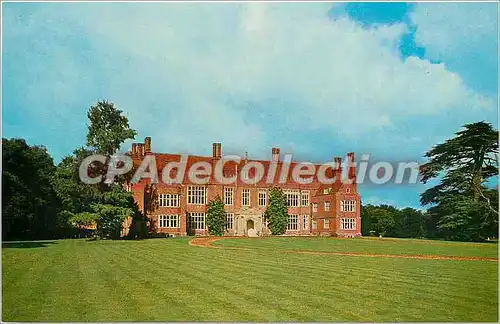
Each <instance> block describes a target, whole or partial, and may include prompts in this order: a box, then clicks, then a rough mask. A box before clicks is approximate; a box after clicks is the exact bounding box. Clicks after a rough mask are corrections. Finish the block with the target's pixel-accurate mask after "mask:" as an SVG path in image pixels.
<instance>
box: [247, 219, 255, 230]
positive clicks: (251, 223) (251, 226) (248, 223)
mask: <svg viewBox="0 0 500 324" xmlns="http://www.w3.org/2000/svg"><path fill="white" fill-rule="evenodd" d="M254 226H255V223H254V221H253V220H251V219H249V220H247V232H248V230H249V229H254Z"/></svg>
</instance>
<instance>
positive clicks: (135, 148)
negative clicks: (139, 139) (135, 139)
mask: <svg viewBox="0 0 500 324" xmlns="http://www.w3.org/2000/svg"><path fill="white" fill-rule="evenodd" d="M136 154H137V143H132V155H136Z"/></svg>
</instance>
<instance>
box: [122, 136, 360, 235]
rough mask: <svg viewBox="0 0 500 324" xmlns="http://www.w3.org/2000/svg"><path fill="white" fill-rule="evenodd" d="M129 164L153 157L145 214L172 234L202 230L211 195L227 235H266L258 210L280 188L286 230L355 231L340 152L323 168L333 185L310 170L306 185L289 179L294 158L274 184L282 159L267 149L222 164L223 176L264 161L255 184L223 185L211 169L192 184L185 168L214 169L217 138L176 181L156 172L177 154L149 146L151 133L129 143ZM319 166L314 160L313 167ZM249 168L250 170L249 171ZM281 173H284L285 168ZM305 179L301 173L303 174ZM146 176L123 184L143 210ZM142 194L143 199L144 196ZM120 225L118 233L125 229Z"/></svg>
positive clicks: (353, 200) (351, 191) (353, 197)
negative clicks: (259, 156) (261, 155)
mask: <svg viewBox="0 0 500 324" xmlns="http://www.w3.org/2000/svg"><path fill="white" fill-rule="evenodd" d="M129 154H130V155H131V157H132V160H133V163H134V166H136V167H137V166H139V165H140V164H141V161H142V160H143V159H144V157H145V156H146V155H153V156H154V157H155V159H156V167H157V169H158V178H159V181H158V183H157V184H156V193H157V199H158V201H157V204H156V208H155V209H154V210H153V211H152V212H151V213H150V215H148V216H149V219H150V221H151V222H152V224H154V227H155V230H156V232H159V233H169V234H172V235H176V236H177V235H179V236H183V235H188V234H194V235H207V234H208V232H207V228H206V225H205V215H206V211H207V205H206V204H207V203H208V202H209V201H211V200H212V199H214V198H215V197H216V196H217V195H219V196H220V197H221V198H222V201H223V202H224V204H225V210H226V213H227V230H226V235H229V236H247V235H249V236H261V235H267V234H270V231H269V229H268V228H267V224H266V222H265V220H264V218H263V214H264V212H265V210H266V207H267V205H268V202H269V200H268V199H269V194H268V190H269V189H270V188H272V187H275V186H277V187H280V188H281V189H282V190H283V192H284V193H285V195H286V198H287V204H288V215H289V216H288V225H287V230H286V233H285V234H286V235H332V236H344V237H346V236H347V237H354V236H360V235H361V215H360V196H359V194H358V192H357V184H356V181H355V174H356V172H355V168H350V169H349V170H348V176H349V178H350V179H352V180H353V181H352V183H351V184H343V183H342V182H341V180H340V178H341V176H340V173H341V171H342V170H341V167H340V166H339V165H340V162H341V160H342V159H341V158H340V157H335V158H334V162H336V165H337V166H336V167H332V166H328V168H327V169H326V171H325V175H326V177H327V178H330V179H331V178H333V176H334V175H336V181H335V182H334V183H333V184H329V185H327V184H322V183H320V182H319V181H318V177H317V175H316V173H315V174H314V176H308V177H313V179H312V182H311V183H309V184H299V183H297V182H295V181H293V179H292V170H293V168H294V167H295V165H296V164H297V162H293V161H292V162H291V163H290V164H289V165H290V167H289V169H288V176H287V178H286V180H285V181H281V182H283V183H279V179H280V176H281V170H282V168H283V167H284V163H283V162H282V161H280V149H279V148H273V149H272V156H271V160H270V161H260V160H259V161H257V160H250V159H248V158H242V159H241V160H240V161H239V163H237V162H235V161H231V160H227V161H225V163H224V166H223V168H222V173H223V175H224V176H225V177H233V176H235V175H237V174H238V170H241V169H242V168H243V167H244V166H245V165H246V164H247V163H249V162H252V161H254V162H255V161H257V162H260V163H261V164H262V165H263V166H264V176H263V177H262V179H261V181H259V182H257V183H255V184H247V183H245V182H243V181H242V179H241V178H240V177H239V175H238V176H237V178H236V181H234V182H233V183H231V184H229V185H223V184H221V183H220V182H218V181H215V179H214V172H212V173H211V175H210V178H209V179H208V183H207V184H206V185H199V184H194V183H193V182H191V181H190V180H189V177H188V172H187V170H189V169H190V167H191V166H192V165H193V164H195V163H197V162H208V163H209V164H211V165H212V170H215V165H216V163H217V161H219V160H220V159H221V158H222V149H221V144H220V143H213V154H212V156H211V157H210V156H194V155H189V156H188V157H187V165H186V169H185V170H186V172H185V174H184V178H183V179H182V181H178V182H181V183H175V184H171V183H168V182H167V183H164V182H163V181H161V179H162V171H163V169H164V167H165V165H166V164H167V163H171V162H179V161H180V160H181V155H180V154H168V153H154V152H152V151H151V138H150V137H146V138H145V140H144V143H133V144H132V150H131V151H130V152H129ZM347 158H348V159H350V160H351V161H354V153H348V154H347ZM271 164H274V165H273V168H275V173H274V179H273V182H269V181H267V178H268V172H269V170H270V165H271ZM318 167H319V165H316V170H317V169H318ZM177 171H178V169H176V168H171V169H170V176H171V177H172V178H174V177H175V175H176V172H177ZM252 171H253V174H252ZM254 175H255V168H250V169H249V172H248V177H249V178H250V179H252V178H253V176H254ZM285 175H286V173H285ZM304 178H306V177H304ZM149 183H150V179H141V180H140V181H139V182H137V183H135V184H129V185H127V189H128V190H129V191H132V193H133V196H134V199H135V200H136V202H137V203H138V205H139V207H140V208H141V209H142V210H143V208H144V201H145V190H147V189H146V188H147V187H148V184H149ZM146 199H147V198H146ZM127 223H128V224H127V225H125V228H124V234H126V233H127V232H128V225H129V222H127Z"/></svg>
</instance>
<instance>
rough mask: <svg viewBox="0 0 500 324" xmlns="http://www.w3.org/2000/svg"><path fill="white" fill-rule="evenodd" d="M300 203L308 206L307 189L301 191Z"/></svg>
mask: <svg viewBox="0 0 500 324" xmlns="http://www.w3.org/2000/svg"><path fill="white" fill-rule="evenodd" d="M300 204H301V206H304V207H306V206H309V191H302V194H301V201H300Z"/></svg>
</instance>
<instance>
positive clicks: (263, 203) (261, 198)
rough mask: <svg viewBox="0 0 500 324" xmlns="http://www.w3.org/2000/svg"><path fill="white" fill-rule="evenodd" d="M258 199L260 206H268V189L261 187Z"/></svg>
mask: <svg viewBox="0 0 500 324" xmlns="http://www.w3.org/2000/svg"><path fill="white" fill-rule="evenodd" d="M257 200H258V204H259V207H266V206H267V190H265V189H259V193H258V199H257Z"/></svg>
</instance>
